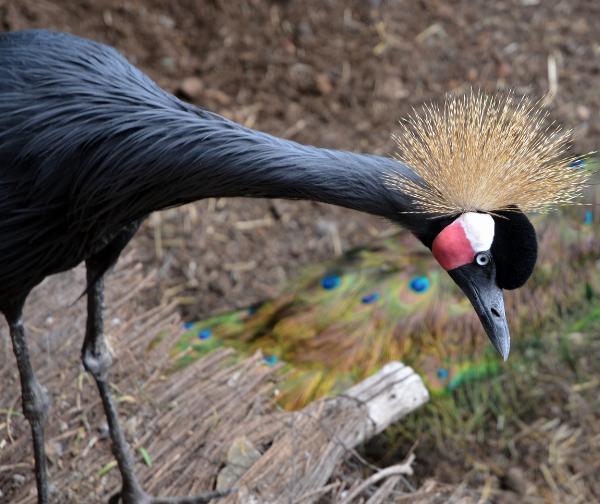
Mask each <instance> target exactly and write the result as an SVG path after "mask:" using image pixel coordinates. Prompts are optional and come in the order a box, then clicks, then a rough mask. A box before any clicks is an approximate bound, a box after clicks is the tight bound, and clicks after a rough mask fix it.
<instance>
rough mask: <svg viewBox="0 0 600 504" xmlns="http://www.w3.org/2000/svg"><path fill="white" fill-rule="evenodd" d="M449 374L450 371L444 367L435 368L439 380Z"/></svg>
mask: <svg viewBox="0 0 600 504" xmlns="http://www.w3.org/2000/svg"><path fill="white" fill-rule="evenodd" d="M449 374H450V373H449V372H448V370H447V369H446V368H439V369H438V370H437V377H438V378H439V379H440V380H446V379H447V378H448V375H449Z"/></svg>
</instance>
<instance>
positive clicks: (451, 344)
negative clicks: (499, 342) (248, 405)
mask: <svg viewBox="0 0 600 504" xmlns="http://www.w3.org/2000/svg"><path fill="white" fill-rule="evenodd" d="M574 169H580V167H574ZM588 199H589V202H590V203H592V205H590V206H579V207H573V208H569V209H567V210H561V211H560V212H556V213H552V214H549V215H538V216H534V217H533V222H534V225H535V226H536V229H537V230H538V241H539V252H540V257H539V260H538V264H537V266H536V269H535V272H534V275H533V276H532V278H531V279H530V281H529V282H528V283H527V285H526V286H525V287H523V288H521V289H519V290H516V291H509V292H507V293H506V311H507V314H508V316H509V325H510V327H511V332H512V335H513V340H514V339H518V338H519V336H520V335H522V334H524V332H525V331H527V332H529V333H531V332H536V331H539V330H540V329H541V328H542V327H544V326H546V327H547V324H548V321H552V320H553V319H556V320H558V319H560V318H561V316H562V315H564V313H565V312H568V311H569V310H570V309H572V308H573V307H574V306H575V305H577V304H580V303H582V302H585V301H586V300H589V299H591V298H592V296H594V295H595V294H596V293H600V275H599V274H598V268H597V267H596V261H597V259H598V257H599V252H600V243H599V242H598V240H597V239H596V236H597V231H598V224H597V209H596V207H595V206H594V205H595V201H596V191H595V190H590V191H588ZM590 272H593V274H590ZM223 345H226V346H231V347H234V348H236V349H237V350H239V352H240V353H241V354H242V355H245V354H249V353H253V352H255V351H256V350H261V351H262V352H263V354H264V356H265V357H264V358H265V364H266V365H275V364H277V365H279V366H281V368H282V371H283V372H284V374H285V378H284V379H283V380H282V382H281V386H280V389H279V391H278V394H279V395H278V398H277V399H278V402H279V404H281V405H282V406H283V407H285V408H287V409H295V408H299V407H301V406H303V405H305V404H306V403H307V402H310V401H312V400H313V399H315V398H317V397H321V396H324V395H331V394H333V395H334V394H336V393H338V392H340V391H342V390H344V389H346V388H347V387H348V386H349V385H351V384H352V383H354V382H356V381H358V380H361V379H363V378H365V377H367V376H368V375H370V374H372V373H373V372H375V371H376V370H378V369H379V368H380V367H381V366H382V365H384V364H385V363H386V362H389V361H391V360H401V361H403V362H404V363H406V364H408V365H410V366H412V367H413V368H415V370H416V371H417V372H419V373H420V374H421V376H422V377H423V378H424V380H425V382H426V384H427V385H428V387H429V389H430V391H431V392H432V394H434V395H435V394H447V393H449V392H451V391H453V390H455V389H456V388H457V387H460V386H461V385H462V384H464V383H466V382H469V381H473V380H478V379H482V378H485V377H488V376H490V375H494V374H496V373H498V372H499V371H500V369H501V364H500V361H499V359H498V358H497V356H496V354H495V351H494V350H493V348H492V346H491V345H490V344H489V343H488V340H487V338H486V337H485V335H484V333H483V330H482V329H481V325H480V322H479V321H478V320H477V317H476V316H475V314H474V313H473V310H472V308H471V305H470V304H469V302H468V300H467V299H466V298H465V296H464V295H463V294H462V293H461V292H460V290H459V289H458V288H457V287H456V286H455V284H454V282H452V280H451V279H450V277H449V276H448V275H447V274H445V273H444V272H443V271H442V270H441V268H440V267H439V266H438V265H437V263H436V262H435V260H434V259H433V258H432V257H431V254H430V252H429V251H428V250H426V249H425V248H424V247H423V246H422V245H421V244H419V243H418V242H417V240H415V239H414V237H412V236H411V235H410V234H409V233H408V232H405V231H398V233H396V234H394V235H393V236H389V237H382V238H380V239H378V240H375V241H374V242H373V243H370V244H369V245H366V246H363V247H360V248H356V249H353V250H351V251H348V252H347V253H345V254H343V255H342V256H340V257H338V258H335V259H333V260H330V261H327V262H325V263H323V264H318V265H312V266H309V267H306V268H305V269H304V270H302V271H301V272H300V274H299V275H298V277H297V278H295V279H294V280H293V281H292V282H290V283H289V284H288V285H287V286H286V287H285V288H284V289H283V291H282V293H281V295H280V296H279V297H277V298H276V299H273V300H270V301H266V302H264V303H261V304H260V305H257V306H253V307H250V308H248V309H242V310H236V311H232V312H229V313H225V314H221V315H216V316H213V317H210V318H208V319H206V320H203V321H200V322H194V323H188V324H186V326H185V329H184V331H183V333H182V334H181V336H180V338H179V340H178V341H177V342H176V344H175V345H174V347H173V351H172V355H173V360H174V364H173V366H174V369H177V368H179V367H181V366H185V365H186V364H187V363H189V362H191V361H193V360H195V359H198V358H199V357H200V356H202V355H204V354H206V353H208V352H210V351H212V350H214V349H215V348H218V347H220V346H223Z"/></svg>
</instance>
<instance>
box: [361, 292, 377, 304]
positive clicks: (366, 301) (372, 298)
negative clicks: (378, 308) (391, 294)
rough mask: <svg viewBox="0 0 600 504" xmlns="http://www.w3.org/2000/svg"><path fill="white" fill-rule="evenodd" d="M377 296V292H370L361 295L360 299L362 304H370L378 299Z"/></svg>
mask: <svg viewBox="0 0 600 504" xmlns="http://www.w3.org/2000/svg"><path fill="white" fill-rule="evenodd" d="M379 298H380V296H379V292H371V294H367V295H366V296H363V297H362V298H361V301H362V302H363V304H371V303H374V302H375V301H378V300H379Z"/></svg>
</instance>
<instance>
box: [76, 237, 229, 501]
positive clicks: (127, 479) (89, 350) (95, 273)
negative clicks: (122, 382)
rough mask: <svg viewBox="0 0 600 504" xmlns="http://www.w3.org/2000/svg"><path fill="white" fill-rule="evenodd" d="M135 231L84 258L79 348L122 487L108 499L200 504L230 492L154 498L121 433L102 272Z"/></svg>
mask: <svg viewBox="0 0 600 504" xmlns="http://www.w3.org/2000/svg"><path fill="white" fill-rule="evenodd" d="M135 230H137V226H136V227H135V228H134V229H133V232H130V230H126V231H124V232H123V233H122V234H121V235H120V236H118V237H117V238H116V239H115V240H114V241H113V242H111V243H110V244H108V246H107V247H106V248H105V249H103V250H102V251H101V253H99V254H97V255H95V256H93V257H91V258H90V259H88V260H87V261H86V267H87V281H88V289H87V300H88V305H87V308H88V313H87V326H86V333H85V340H84V343H83V348H82V352H81V354H82V360H83V365H84V367H85V369H86V370H87V371H88V372H89V373H90V374H91V375H92V376H93V377H94V379H95V381H96V385H97V387H98V391H99V392H100V397H101V398H102V405H103V406H104V413H105V415H106V419H107V423H108V428H109V431H110V436H111V440H112V447H113V453H114V456H115V458H116V460H117V465H118V467H119V471H120V473H121V478H122V481H123V487H122V490H121V492H120V493H119V494H117V495H115V496H114V497H113V498H111V499H110V503H116V502H118V501H119V500H122V501H123V503H125V504H202V503H205V502H209V501H210V500H211V499H214V498H218V497H222V496H224V495H227V494H228V493H229V492H208V493H206V494H202V495H198V496H195V497H165V498H158V497H157V498H154V497H151V496H149V495H148V494H146V493H145V492H144V491H143V490H142V487H141V485H140V483H139V481H138V479H137V476H136V474H135V470H134V462H133V458H132V456H131V452H130V450H129V447H128V445H127V441H126V440H125V436H124V435H123V431H122V429H121V426H120V425H119V419H118V414H117V409H116V407H115V404H114V401H113V399H112V394H111V390H110V384H109V382H108V371H109V368H110V366H111V364H112V358H111V355H110V352H109V350H108V346H107V344H106V339H105V338H104V323H103V314H102V311H103V308H104V280H103V278H104V274H105V273H106V271H107V270H108V269H109V268H110V267H111V266H112V265H114V263H115V262H116V260H117V258H118V256H119V254H120V253H121V250H122V249H123V247H125V245H126V244H127V242H128V241H129V240H130V238H131V237H132V236H133V234H134V233H135Z"/></svg>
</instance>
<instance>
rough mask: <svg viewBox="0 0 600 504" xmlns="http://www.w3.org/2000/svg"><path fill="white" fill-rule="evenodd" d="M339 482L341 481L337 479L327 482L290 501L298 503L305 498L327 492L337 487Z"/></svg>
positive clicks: (293, 503)
mask: <svg viewBox="0 0 600 504" xmlns="http://www.w3.org/2000/svg"><path fill="white" fill-rule="evenodd" d="M340 484H341V483H340V482H339V481H336V482H334V483H329V485H325V486H324V487H321V488H317V489H316V490H311V491H310V492H307V493H305V494H304V495H301V496H300V497H298V498H296V499H294V500H293V501H292V504H299V503H300V502H304V501H305V500H307V499H310V498H312V497H315V496H316V495H321V494H324V493H327V492H329V491H330V490H333V489H335V488H337V487H339V486H340Z"/></svg>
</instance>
